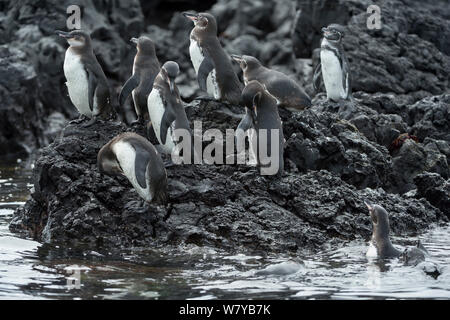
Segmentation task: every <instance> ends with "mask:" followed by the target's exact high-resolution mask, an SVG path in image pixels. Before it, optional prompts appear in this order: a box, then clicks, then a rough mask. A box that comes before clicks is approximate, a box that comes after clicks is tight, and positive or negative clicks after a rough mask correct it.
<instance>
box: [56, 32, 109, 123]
mask: <svg viewBox="0 0 450 320" xmlns="http://www.w3.org/2000/svg"><path fill="white" fill-rule="evenodd" d="M56 33H57V34H58V35H59V36H60V37H63V38H64V39H66V40H67V42H68V43H69V45H70V46H69V48H68V49H67V51H66V55H65V59H64V75H65V77H66V80H67V82H66V85H67V89H68V91H69V97H70V100H71V101H72V103H73V104H74V105H75V107H76V108H77V110H78V112H79V113H80V115H81V116H80V119H83V118H85V117H87V118H91V121H89V122H88V123H87V124H85V126H90V125H92V124H93V123H95V121H96V119H97V117H98V116H102V117H104V118H106V117H109V116H110V115H111V111H112V110H111V106H110V90H109V85H108V80H107V79H106V76H105V73H104V72H103V70H102V67H101V66H100V64H99V63H98V61H97V58H96V57H95V55H94V51H93V49H92V40H91V37H90V36H89V34H88V33H86V32H84V31H82V30H73V31H71V32H64V31H56Z"/></svg>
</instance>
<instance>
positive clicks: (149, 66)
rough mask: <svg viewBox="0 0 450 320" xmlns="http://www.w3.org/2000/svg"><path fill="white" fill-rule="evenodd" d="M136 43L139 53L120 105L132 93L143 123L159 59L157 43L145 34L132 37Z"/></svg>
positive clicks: (139, 121)
mask: <svg viewBox="0 0 450 320" xmlns="http://www.w3.org/2000/svg"><path fill="white" fill-rule="evenodd" d="M131 42H133V43H134V44H136V48H137V53H136V56H135V57H134V63H133V74H132V75H131V77H130V78H129V79H128V80H127V82H125V84H124V85H123V87H122V89H121V91H120V95H119V105H120V106H122V105H123V104H124V102H125V100H126V98H127V97H128V96H129V95H130V93H132V96H133V102H134V109H135V110H136V115H137V120H136V121H134V122H133V124H134V123H143V122H144V120H147V119H148V109H147V99H148V95H149V93H150V91H152V88H153V81H154V80H155V78H156V76H157V74H158V73H159V68H160V65H159V61H158V58H157V57H156V51H155V44H154V43H153V41H152V40H151V39H150V38H147V37H145V36H142V37H139V38H131Z"/></svg>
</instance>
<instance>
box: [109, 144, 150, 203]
mask: <svg viewBox="0 0 450 320" xmlns="http://www.w3.org/2000/svg"><path fill="white" fill-rule="evenodd" d="M112 149H113V152H114V154H115V155H116V158H117V161H119V164H120V167H121V168H122V170H123V174H124V175H125V176H126V177H127V178H128V180H129V181H130V183H131V184H132V185H133V187H134V189H135V190H136V191H137V193H138V194H139V195H140V196H141V197H142V198H143V199H144V200H146V201H148V202H150V201H152V196H151V195H150V191H149V190H150V188H149V186H150V181H149V178H148V175H147V174H145V180H146V183H147V187H146V188H145V189H144V188H142V187H141V186H140V185H139V183H138V181H137V178H136V166H135V160H136V151H135V150H134V148H133V146H132V145H131V144H129V143H128V142H123V141H118V142H116V143H115V144H114V145H113V147H112ZM146 170H147V169H146Z"/></svg>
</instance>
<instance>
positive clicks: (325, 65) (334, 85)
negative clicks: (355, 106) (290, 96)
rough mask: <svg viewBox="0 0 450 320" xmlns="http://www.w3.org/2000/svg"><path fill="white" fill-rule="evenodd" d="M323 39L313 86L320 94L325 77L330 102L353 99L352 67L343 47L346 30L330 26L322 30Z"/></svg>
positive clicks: (337, 25) (339, 26)
mask: <svg viewBox="0 0 450 320" xmlns="http://www.w3.org/2000/svg"><path fill="white" fill-rule="evenodd" d="M322 32H323V39H322V43H321V46H320V63H319V64H317V66H316V69H315V70H314V79H313V86H314V90H316V92H319V90H320V89H319V87H320V79H321V76H322V77H323V83H324V84H325V90H326V92H327V98H328V100H331V101H334V102H337V101H339V100H348V99H350V100H351V99H352V80H351V75H350V66H349V63H348V60H347V57H346V55H345V52H344V47H343V46H342V38H343V37H344V28H343V27H342V26H341V25H339V24H334V23H333V24H330V25H329V26H328V27H326V28H323V29H322Z"/></svg>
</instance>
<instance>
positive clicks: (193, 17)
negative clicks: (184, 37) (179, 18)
mask: <svg viewBox="0 0 450 320" xmlns="http://www.w3.org/2000/svg"><path fill="white" fill-rule="evenodd" d="M183 16H185V17H186V18H188V19H189V20H192V21H194V23H196V22H197V20H198V14H196V13H189V12H183Z"/></svg>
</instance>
